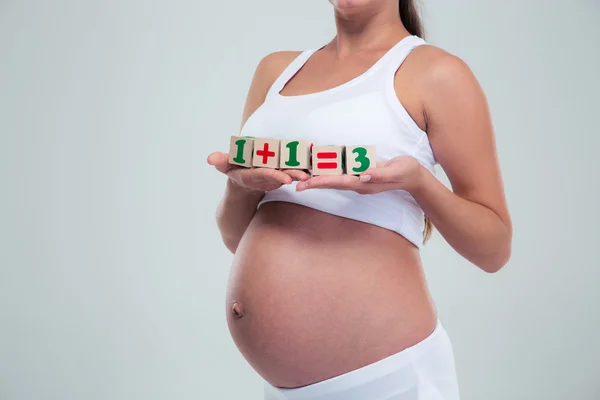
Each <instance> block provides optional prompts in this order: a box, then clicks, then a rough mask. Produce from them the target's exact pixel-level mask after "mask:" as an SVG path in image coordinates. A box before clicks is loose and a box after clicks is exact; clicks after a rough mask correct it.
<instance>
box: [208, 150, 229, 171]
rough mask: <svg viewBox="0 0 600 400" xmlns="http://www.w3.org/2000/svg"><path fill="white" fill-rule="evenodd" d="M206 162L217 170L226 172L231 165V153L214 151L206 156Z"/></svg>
mask: <svg viewBox="0 0 600 400" xmlns="http://www.w3.org/2000/svg"><path fill="white" fill-rule="evenodd" d="M206 162H207V163H208V164H210V165H212V166H213V167H215V168H216V169H217V170H219V171H221V172H225V171H226V170H227V169H228V167H229V155H228V154H227V153H221V152H218V151H217V152H214V153H211V154H209V156H208V157H207V158H206Z"/></svg>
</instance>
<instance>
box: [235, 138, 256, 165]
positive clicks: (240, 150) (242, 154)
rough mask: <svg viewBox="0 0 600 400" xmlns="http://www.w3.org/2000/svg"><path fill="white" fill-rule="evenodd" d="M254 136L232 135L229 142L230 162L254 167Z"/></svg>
mask: <svg viewBox="0 0 600 400" xmlns="http://www.w3.org/2000/svg"><path fill="white" fill-rule="evenodd" d="M253 150H254V138H253V137H251V136H232V137H231V143H230V144H229V164H234V165H239V166H241V167H246V168H250V167H252V154H253Z"/></svg>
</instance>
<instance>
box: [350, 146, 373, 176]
mask: <svg viewBox="0 0 600 400" xmlns="http://www.w3.org/2000/svg"><path fill="white" fill-rule="evenodd" d="M376 166H377V159H376V154H375V146H348V147H346V173H347V174H348V175H360V174H361V173H362V172H365V171H366V170H368V169H369V168H375V167H376Z"/></svg>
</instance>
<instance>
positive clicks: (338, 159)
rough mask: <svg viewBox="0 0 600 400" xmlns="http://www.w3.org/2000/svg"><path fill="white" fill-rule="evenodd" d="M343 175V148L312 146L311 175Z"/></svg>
mask: <svg viewBox="0 0 600 400" xmlns="http://www.w3.org/2000/svg"><path fill="white" fill-rule="evenodd" d="M343 173H344V146H313V148H312V174H313V175H342V174H343Z"/></svg>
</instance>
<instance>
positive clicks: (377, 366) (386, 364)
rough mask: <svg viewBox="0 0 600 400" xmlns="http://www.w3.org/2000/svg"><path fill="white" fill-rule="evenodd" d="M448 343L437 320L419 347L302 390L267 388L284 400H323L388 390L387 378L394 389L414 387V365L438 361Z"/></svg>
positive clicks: (409, 348)
mask: <svg viewBox="0 0 600 400" xmlns="http://www.w3.org/2000/svg"><path fill="white" fill-rule="evenodd" d="M445 339H447V333H446V331H445V329H444V327H443V326H442V323H441V321H440V320H439V319H438V320H437V323H436V326H435V328H434V330H433V331H432V332H431V333H430V334H429V335H428V336H427V337H426V338H425V339H423V340H422V341H420V342H419V343H417V344H415V345H413V346H411V347H408V348H406V349H404V350H402V351H400V352H398V353H396V354H393V355H391V356H388V357H386V358H383V359H381V360H379V361H376V362H374V363H372V364H369V365H366V366H364V367H362V368H359V369H356V370H353V371H349V372H347V373H345V374H342V375H338V376H335V377H332V378H329V379H326V380H324V381H320V382H316V383H314V384H311V385H307V386H302V387H299V388H293V389H284V388H277V387H274V386H272V385H270V384H268V383H265V385H266V386H267V389H268V391H270V392H277V393H278V394H279V396H281V397H280V398H282V399H286V400H317V399H319V400H321V399H328V398H333V397H335V398H336V399H337V398H338V396H340V394H341V393H342V392H346V393H348V392H355V391H363V390H367V391H368V390H371V389H369V386H371V385H373V384H374V385H379V383H378V382H380V381H381V382H380V383H381V384H383V385H386V386H389V385H390V383H389V382H387V380H389V379H388V378H390V379H392V380H393V385H394V386H395V387H397V388H402V387H409V386H414V382H415V381H416V380H418V376H416V375H417V373H418V371H415V368H412V366H411V364H413V363H414V362H415V361H417V360H419V359H420V358H421V357H423V356H426V355H430V358H431V357H437V353H438V351H437V350H436V348H438V347H439V345H440V342H441V341H442V342H443V341H444V340H445ZM443 345H444V346H446V345H448V346H449V345H450V343H449V341H448V342H447V343H443ZM450 351H451V350H450ZM443 353H444V352H443ZM440 356H442V357H443V356H444V354H440ZM433 362H435V360H434V361H433ZM402 380H404V382H402ZM383 381H386V382H385V383H384V382H383ZM267 398H269V397H267ZM273 398H276V397H273ZM348 398H350V397H348ZM352 398H354V397H352ZM364 398H369V397H368V396H366V397H364Z"/></svg>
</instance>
